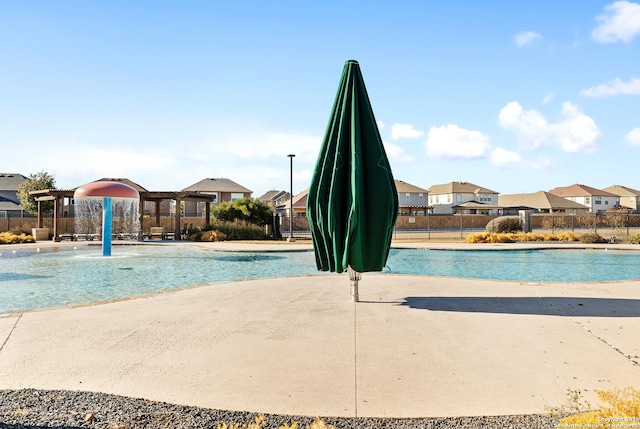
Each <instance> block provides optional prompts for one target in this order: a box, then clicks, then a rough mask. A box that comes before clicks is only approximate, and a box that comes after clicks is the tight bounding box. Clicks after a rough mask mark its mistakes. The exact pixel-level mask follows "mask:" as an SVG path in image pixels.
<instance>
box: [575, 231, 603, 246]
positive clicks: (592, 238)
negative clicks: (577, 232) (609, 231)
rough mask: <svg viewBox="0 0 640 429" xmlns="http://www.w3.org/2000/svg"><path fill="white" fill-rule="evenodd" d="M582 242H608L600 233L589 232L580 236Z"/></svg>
mask: <svg viewBox="0 0 640 429" xmlns="http://www.w3.org/2000/svg"><path fill="white" fill-rule="evenodd" d="M579 240H580V242H581V243H587V244H593V243H606V242H607V240H606V239H605V238H604V237H602V236H601V235H600V234H595V233H589V234H582V235H581V236H580V238H579Z"/></svg>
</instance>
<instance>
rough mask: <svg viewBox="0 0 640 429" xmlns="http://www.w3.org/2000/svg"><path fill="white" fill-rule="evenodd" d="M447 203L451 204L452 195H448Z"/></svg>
mask: <svg viewBox="0 0 640 429" xmlns="http://www.w3.org/2000/svg"><path fill="white" fill-rule="evenodd" d="M447 202H448V203H451V194H447Z"/></svg>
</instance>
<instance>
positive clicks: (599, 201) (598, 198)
mask: <svg viewBox="0 0 640 429" xmlns="http://www.w3.org/2000/svg"><path fill="white" fill-rule="evenodd" d="M593 202H594V203H595V204H602V198H601V197H595V198H594V201H593Z"/></svg>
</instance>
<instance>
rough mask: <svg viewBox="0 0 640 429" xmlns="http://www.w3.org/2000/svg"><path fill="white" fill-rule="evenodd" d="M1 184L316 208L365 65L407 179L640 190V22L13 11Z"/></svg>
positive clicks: (157, 7) (311, 11)
mask: <svg viewBox="0 0 640 429" xmlns="http://www.w3.org/2000/svg"><path fill="white" fill-rule="evenodd" d="M0 58H1V59H2V62H1V64H2V67H0V151H1V154H0V171H1V172H10V173H22V174H25V175H28V174H31V173H36V172H39V171H47V172H49V173H52V174H53V175H54V176H55V178H56V182H57V185H58V187H60V188H71V187H75V186H79V185H82V184H84V183H87V182H90V181H93V180H96V179H99V178H101V177H127V178H129V179H131V180H133V181H135V182H137V183H139V184H141V185H142V186H144V187H146V188H147V189H149V190H157V191H161V190H176V189H181V188H184V187H187V186H189V185H191V184H193V183H195V182H198V181H200V180H201V179H203V178H206V177H226V178H230V179H232V180H234V181H236V182H238V183H240V184H242V185H244V186H246V187H248V188H249V189H251V190H252V191H253V192H254V196H256V197H257V196H260V195H261V194H262V193H264V192H266V191H267V190H269V189H285V190H288V189H289V159H288V158H287V156H286V155H287V154H289V153H294V154H295V155H296V157H295V159H294V164H293V166H294V192H295V193H297V192H299V191H301V190H303V189H305V188H306V187H307V186H308V184H309V181H310V177H311V174H312V171H313V168H314V165H315V161H316V157H317V154H318V150H319V147H320V144H321V141H322V138H323V135H324V131H325V127H326V125H327V122H328V119H329V114H330V112H331V107H332V104H333V100H334V97H335V94H336V91H337V88H338V83H339V80H340V75H341V73H342V68H343V65H344V62H345V61H346V60H349V59H356V60H358V61H359V63H360V67H361V70H362V73H363V76H364V80H365V84H366V86H367V90H368V93H369V98H370V100H371V104H372V107H373V110H374V113H375V116H376V119H377V121H378V122H379V128H380V134H381V136H382V138H383V140H384V142H385V147H386V150H387V155H388V157H389V159H390V162H391V166H392V169H393V173H394V176H395V178H396V179H400V180H404V181H405V182H409V183H412V184H414V185H417V186H420V187H423V188H428V187H429V186H431V185H435V184H442V183H448V182H451V181H467V182H472V183H475V184H477V185H480V186H484V187H487V188H490V189H492V190H494V191H497V192H499V193H501V194H510V193H520V192H536V191H539V190H549V189H551V188H554V187H556V186H568V185H571V184H574V183H582V184H585V185H589V186H593V187H596V188H604V187H607V186H609V185H612V184H614V183H615V184H621V185H625V186H629V187H632V188H635V189H640V174H638V173H637V170H638V165H639V160H640V68H639V66H640V3H638V2H631V1H617V2H606V1H592V0H581V1H579V2H575V1H535V2H511V3H505V2H503V1H482V2H476V1H455V0H453V1H446V2H445V1H441V2H432V1H417V0H416V1H405V0H398V1H394V2H378V1H346V0H343V1H333V0H329V1H322V2H306V1H300V0H298V1H288V0H286V1H278V0H274V1H270V2H265V1H243V0H238V1H215V0H210V1H189V0H185V1H180V2H175V1H142V0H139V1H117V0H116V1H102V2H100V1H84V0H83V1H56V2H51V1H29V0H21V1H18V0H15V1H14V0H5V1H2V2H0Z"/></svg>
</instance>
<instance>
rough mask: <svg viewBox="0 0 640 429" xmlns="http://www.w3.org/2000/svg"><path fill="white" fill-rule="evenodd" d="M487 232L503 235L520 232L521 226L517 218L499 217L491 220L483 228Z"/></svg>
mask: <svg viewBox="0 0 640 429" xmlns="http://www.w3.org/2000/svg"><path fill="white" fill-rule="evenodd" d="M485 230H486V231H487V232H495V233H498V234H500V233H503V232H518V231H522V224H521V223H520V217H518V216H500V217H497V218H495V219H492V220H491V222H489V223H488V224H487V226H486V227H485Z"/></svg>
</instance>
